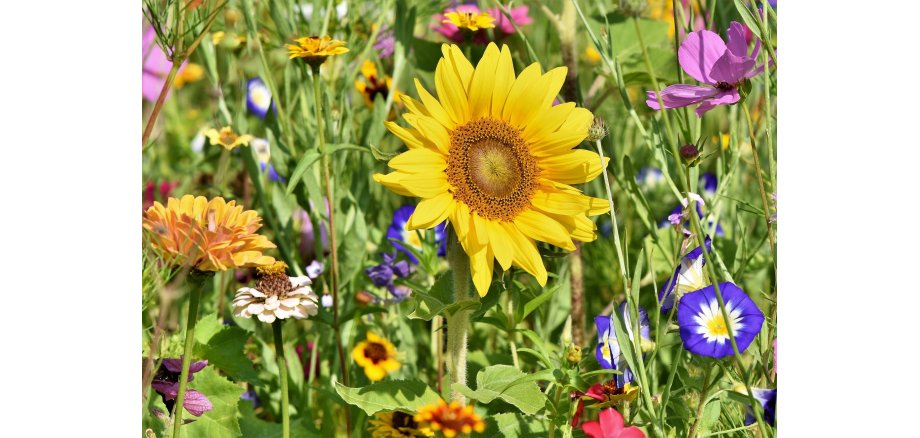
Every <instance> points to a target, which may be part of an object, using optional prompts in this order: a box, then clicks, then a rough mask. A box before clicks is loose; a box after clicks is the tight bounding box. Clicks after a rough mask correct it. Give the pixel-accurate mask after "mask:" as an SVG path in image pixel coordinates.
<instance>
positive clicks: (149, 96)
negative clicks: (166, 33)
mask: <svg viewBox="0 0 920 438" xmlns="http://www.w3.org/2000/svg"><path fill="white" fill-rule="evenodd" d="M156 37H157V33H156V31H154V30H153V28H152V27H149V26H147V27H145V28H144V38H143V49H142V52H141V53H142V55H143V58H142V59H143V63H144V64H143V80H142V85H141V90H142V92H143V94H144V99H146V100H148V101H150V102H155V101H156V100H157V98H158V97H160V91H162V90H163V84H165V83H166V76H168V75H169V70H170V69H171V68H172V62H170V61H169V59H166V53H163V49H161V48H160V45H159V44H157V43H156V41H154V40H155V39H156ZM187 63H188V62H187V61H186V62H184V63H182V66H180V67H179V71H182V70H183V69H184V68H185V64H187ZM169 94H170V93H167V94H166V98H167V99H169Z"/></svg>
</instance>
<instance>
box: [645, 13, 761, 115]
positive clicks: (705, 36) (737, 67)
mask: <svg viewBox="0 0 920 438" xmlns="http://www.w3.org/2000/svg"><path fill="white" fill-rule="evenodd" d="M759 53H760V41H759V40H758V41H757V44H756V45H755V46H754V51H753V52H752V53H751V54H750V55H748V43H747V40H745V38H744V28H743V27H742V25H741V24H740V23H738V22H735V21H733V22H732V23H731V26H730V27H729V28H728V44H726V43H725V42H723V41H722V38H721V37H719V35H718V34H716V33H715V32H711V31H708V30H701V31H698V32H691V33H690V35H688V36H687V38H686V39H685V40H684V42H683V43H682V44H681V45H680V49H679V50H678V51H677V58H678V60H679V61H680V66H681V68H683V69H684V71H685V72H687V74H688V75H690V77H692V78H693V79H696V80H697V81H699V82H701V83H703V84H705V85H688V84H675V85H670V86H668V87H666V88H665V89H664V90H661V100H662V102H663V103H664V107H665V108H680V107H685V106H689V105H693V104H697V103H698V104H700V106H699V107H697V108H696V115H697V116H699V117H702V116H703V114H705V113H706V112H707V111H709V110H711V109H713V108H715V107H716V106H717V105H730V104H733V103H735V102H738V100H739V99H741V95H740V94H739V92H738V88H739V87H740V86H741V85H742V84H743V83H744V81H745V80H747V79H750V78H752V77H754V76H757V75H758V74H760V73H761V72H762V71H763V68H764V67H763V65H761V66H760V67H756V61H757V55H758V54H759ZM646 95H647V97H648V99H647V100H646V101H645V103H646V104H648V106H649V107H651V108H652V109H655V110H659V109H661V108H660V106H659V105H658V96H657V95H656V93H655V92H654V91H647V92H646Z"/></svg>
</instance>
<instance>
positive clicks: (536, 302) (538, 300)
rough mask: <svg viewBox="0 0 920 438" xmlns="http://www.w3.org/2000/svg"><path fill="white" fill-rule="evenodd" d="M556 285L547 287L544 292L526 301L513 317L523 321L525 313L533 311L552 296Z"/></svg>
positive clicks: (528, 313)
mask: <svg viewBox="0 0 920 438" xmlns="http://www.w3.org/2000/svg"><path fill="white" fill-rule="evenodd" d="M557 289H558V288H557V287H552V288H549V290H547V291H546V292H543V293H542V294H540V295H537V296H536V297H535V298H534V299H532V300H530V301H528V302H527V303H526V304H524V308H523V310H521V311H520V313H519V314H518V315H517V316H516V317H515V318H516V319H517V320H518V321H523V320H524V318H527V315H530V314H531V313H533V311H534V310H537V308H538V307H540V305H541V304H543V303H545V302H546V301H547V300H549V299H550V298H552V297H553V294H554V293H556V290H557Z"/></svg>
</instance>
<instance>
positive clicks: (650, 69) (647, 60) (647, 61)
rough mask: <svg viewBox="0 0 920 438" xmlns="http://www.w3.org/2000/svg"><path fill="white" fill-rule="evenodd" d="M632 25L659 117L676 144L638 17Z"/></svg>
mask: <svg viewBox="0 0 920 438" xmlns="http://www.w3.org/2000/svg"><path fill="white" fill-rule="evenodd" d="M632 21H633V25H634V26H635V28H636V38H638V39H639V47H641V48H642V57H643V58H644V59H645V68H646V70H648V75H649V77H651V79H652V85H653V86H654V88H655V95H656V96H658V107H659V108H661V110H660V113H661V119H662V120H664V129H665V131H666V132H667V134H668V138H669V140H670V141H671V143H672V144H676V141H675V139H674V131H673V130H671V118H670V117H669V116H668V112H667V111H665V108H664V101H663V100H662V98H661V85H660V84H658V77H657V76H656V75H655V68H654V67H652V58H651V57H650V56H649V54H648V48H646V47H645V41H644V40H643V39H642V30H641V28H640V27H639V19H638V18H636V17H633V19H632Z"/></svg>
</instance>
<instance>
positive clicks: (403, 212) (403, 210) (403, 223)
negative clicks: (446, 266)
mask: <svg viewBox="0 0 920 438" xmlns="http://www.w3.org/2000/svg"><path fill="white" fill-rule="evenodd" d="M413 212H415V206H414V205H405V206H402V207H400V208H398V209H397V210H396V211H395V212H393V222H391V223H390V227H389V228H387V239H391V240H390V243H392V244H393V247H394V248H396V250H397V251H400V252H402V253H403V254H405V255H406V257H408V258H409V261H411V262H412V264H418V259H417V258H415V255H413V254H412V252H410V251H409V250H407V249H406V246H411V247H412V248H413V249H415V250H416V251H419V252H421V251H422V235H421V234H420V232H421V231H422V230H411V231H410V230H409V227H408V225H407V224H408V223H409V217H410V216H412V213H413ZM445 226H446V222H444V223H441V224H440V225H438V226H436V227H435V228H434V238H435V242H438V243H439V244H440V245H439V247H438V255H439V256H444V254H446V252H447V231H446V229H445ZM394 240H395V242H394Z"/></svg>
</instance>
